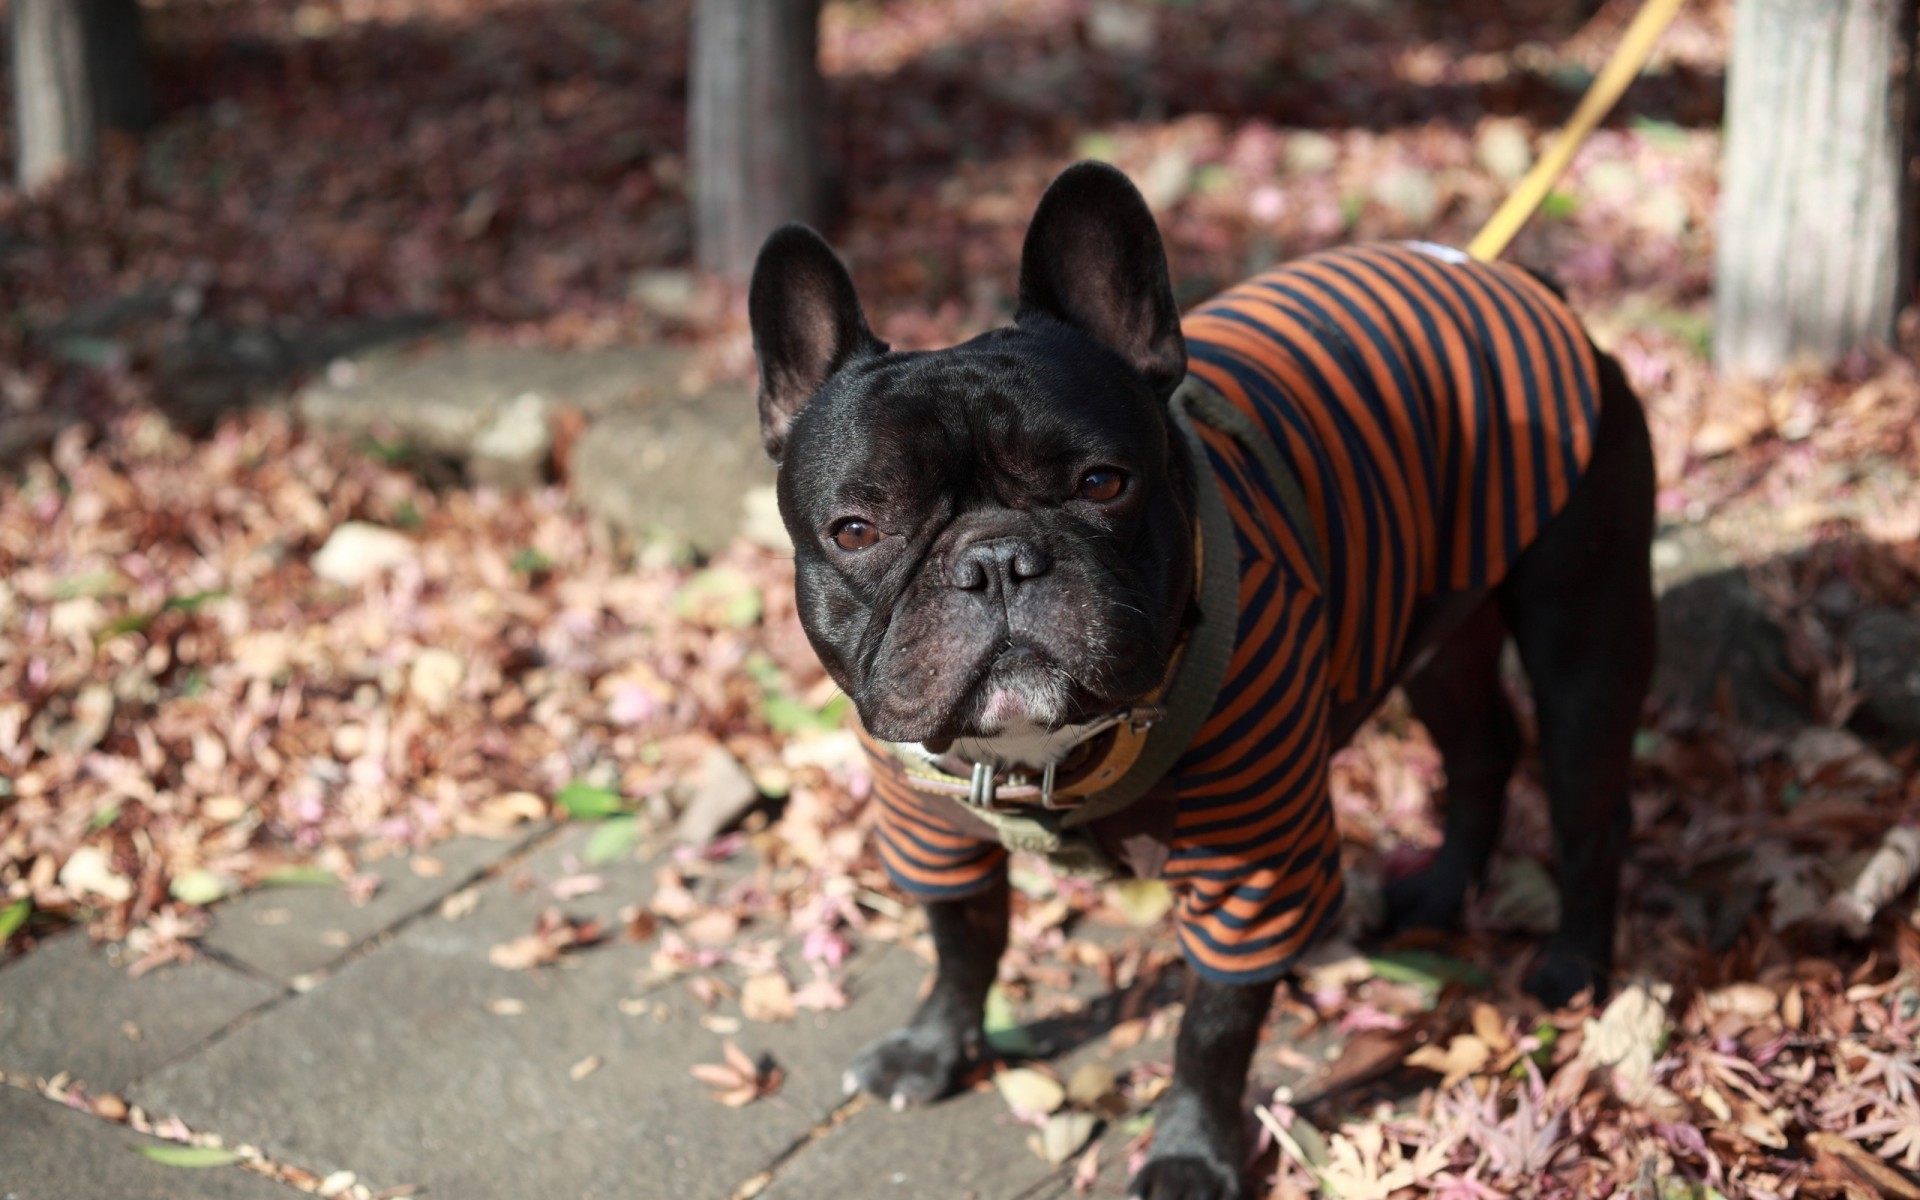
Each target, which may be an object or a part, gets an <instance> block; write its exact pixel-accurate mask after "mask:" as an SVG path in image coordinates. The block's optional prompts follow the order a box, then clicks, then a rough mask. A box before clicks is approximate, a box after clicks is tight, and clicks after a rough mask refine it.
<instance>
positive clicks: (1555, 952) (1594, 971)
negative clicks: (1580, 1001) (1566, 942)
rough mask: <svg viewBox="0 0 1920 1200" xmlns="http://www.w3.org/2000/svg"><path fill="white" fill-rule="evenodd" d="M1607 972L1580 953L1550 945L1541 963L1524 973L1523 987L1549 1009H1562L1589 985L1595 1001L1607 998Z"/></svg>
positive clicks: (1596, 1002)
mask: <svg viewBox="0 0 1920 1200" xmlns="http://www.w3.org/2000/svg"><path fill="white" fill-rule="evenodd" d="M1607 975H1608V972H1607V971H1606V970H1605V969H1604V968H1602V967H1599V966H1596V965H1595V964H1593V963H1592V962H1590V961H1588V960H1587V959H1586V958H1583V957H1581V956H1579V955H1576V954H1573V953H1571V952H1569V951H1567V950H1564V949H1557V948H1555V947H1554V946H1552V945H1549V946H1548V947H1547V948H1546V950H1545V951H1544V952H1543V953H1542V954H1541V956H1540V965H1539V966H1537V967H1535V968H1534V969H1533V971H1532V973H1530V974H1529V975H1528V976H1527V982H1526V985H1525V986H1526V989H1527V991H1528V992H1529V993H1531V994H1532V995H1533V996H1534V997H1536V998H1537V999H1538V1000H1539V1001H1540V1003H1542V1004H1544V1005H1546V1006H1547V1007H1548V1008H1565V1007H1566V1006H1567V1005H1569V1004H1571V1003H1573V998H1574V997H1575V996H1578V995H1579V994H1580V993H1581V992H1584V991H1587V990H1588V989H1589V988H1590V989H1592V991H1593V1001H1594V1003H1595V1004H1598V1003H1600V1002H1601V1001H1603V1000H1605V999H1606V998H1607Z"/></svg>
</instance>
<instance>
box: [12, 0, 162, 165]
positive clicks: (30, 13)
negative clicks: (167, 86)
mask: <svg viewBox="0 0 1920 1200" xmlns="http://www.w3.org/2000/svg"><path fill="white" fill-rule="evenodd" d="M12 17H13V31H12V45H13V111H14V130H15V133H16V138H15V145H16V146H17V147H18V150H19V158H18V162H17V163H16V176H17V178H18V180H19V183H20V186H21V187H22V188H23V189H27V190H32V189H33V188H36V187H38V186H40V185H41V184H43V183H46V182H48V181H50V180H52V179H54V178H56V177H58V176H59V175H60V174H61V173H62V172H64V171H66V170H68V169H69V168H72V167H77V166H84V165H86V164H87V163H90V162H92V161H93V159H94V157H95V155H96V154H97V153H98V151H99V142H100V138H99V133H100V130H102V129H118V130H124V131H127V132H130V133H137V132H139V131H140V130H143V129H145V128H146V127H147V126H148V125H149V124H151V123H152V121H153V95H152V92H151V90H150V88H149V86H148V83H147V60H146V47H145V44H144V41H143V35H142V31H141V22H140V5H139V3H138V0H13V12H12Z"/></svg>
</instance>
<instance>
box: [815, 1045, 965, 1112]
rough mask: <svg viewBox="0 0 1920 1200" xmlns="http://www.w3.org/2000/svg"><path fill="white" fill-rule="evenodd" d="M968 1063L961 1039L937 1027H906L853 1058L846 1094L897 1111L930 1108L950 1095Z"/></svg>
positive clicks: (846, 1079)
mask: <svg viewBox="0 0 1920 1200" xmlns="http://www.w3.org/2000/svg"><path fill="white" fill-rule="evenodd" d="M966 1062H967V1048H966V1046H965V1044H964V1040H963V1039H962V1038H959V1037H957V1036H955V1035H954V1034H953V1033H952V1031H950V1030H946V1029H942V1028H940V1027H939V1026H935V1025H908V1026H906V1027H905V1028H903V1029H896V1030H894V1031H893V1032H892V1033H889V1034H887V1035H886V1036H885V1037H883V1038H880V1039H878V1040H876V1041H874V1042H872V1043H870V1044H869V1045H868V1046H867V1048H866V1049H864V1050H862V1051H861V1052H860V1053H859V1054H857V1055H855V1056H854V1060H853V1065H852V1066H850V1067H848V1068H847V1073H846V1076H845V1078H844V1080H843V1082H844V1083H845V1085H846V1089H847V1094H848V1095H852V1094H853V1093H855V1092H866V1093H868V1094H870V1095H874V1096H878V1097H880V1098H881V1099H883V1100H885V1101H886V1102H887V1103H888V1104H891V1105H892V1106H893V1107H894V1108H895V1109H902V1108H905V1107H907V1106H908V1105H909V1104H929V1103H932V1102H933V1101H935V1100H938V1099H939V1098H940V1097H942V1096H944V1095H946V1094H947V1093H948V1092H950V1091H952V1090H953V1088H954V1085H955V1084H957V1083H958V1082H959V1081H960V1071H961V1068H963V1067H964V1066H965V1065H966Z"/></svg>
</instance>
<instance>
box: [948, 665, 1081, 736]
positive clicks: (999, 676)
mask: <svg viewBox="0 0 1920 1200" xmlns="http://www.w3.org/2000/svg"><path fill="white" fill-rule="evenodd" d="M1079 691H1081V689H1080V688H1078V687H1076V686H1074V683H1073V680H1072V678H1071V677H1069V676H1068V675H1067V673H1066V672H1065V671H1063V670H1061V669H1060V667H1059V665H1058V664H1056V663H1055V662H1054V661H1053V660H1052V659H1051V658H1049V657H1048V656H1047V655H1046V654H1045V653H1044V652H1043V651H1040V650H1036V649H1034V648H1032V647H1029V646H1015V647H1011V648H1009V649H1007V650H1004V651H1002V652H1001V653H1000V655H999V657H997V658H995V659H994V660H993V662H992V663H990V664H989V665H988V667H987V670H986V673H985V674H984V675H982V676H981V678H980V681H979V682H978V683H976V684H975V685H974V686H973V688H972V690H971V691H970V693H969V702H968V703H967V704H965V705H963V706H962V710H963V712H964V713H965V717H964V720H963V722H962V724H963V728H962V729H961V736H965V737H991V736H993V735H994V734H997V733H1002V732H1005V731H1006V730H1007V729H1008V728H1010V727H1014V726H1023V727H1029V728H1038V729H1055V728H1058V727H1060V726H1062V725H1066V724H1070V723H1071V720H1072V717H1073V715H1074V714H1073V709H1074V707H1075V705H1074V699H1075V693H1077V692H1079Z"/></svg>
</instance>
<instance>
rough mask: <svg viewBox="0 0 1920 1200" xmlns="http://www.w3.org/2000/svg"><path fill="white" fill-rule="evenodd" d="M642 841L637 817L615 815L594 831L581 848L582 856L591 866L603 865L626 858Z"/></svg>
mask: <svg viewBox="0 0 1920 1200" xmlns="http://www.w3.org/2000/svg"><path fill="white" fill-rule="evenodd" d="M639 841H640V822H639V820H638V819H637V818H635V817H615V818H613V819H612V820H610V821H607V822H605V823H604V824H602V825H601V826H600V828H598V829H596V830H594V831H593V836H592V837H590V838H588V839H587V844H586V845H584V846H582V847H581V848H580V858H581V859H582V861H584V862H586V863H587V864H588V865H590V866H595V867H597V866H601V865H603V864H605V863H610V862H612V861H613V860H614V859H616V858H624V857H626V856H627V855H628V854H629V853H631V852H632V851H633V848H634V846H635V845H636V844H637V843H638V842H639Z"/></svg>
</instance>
